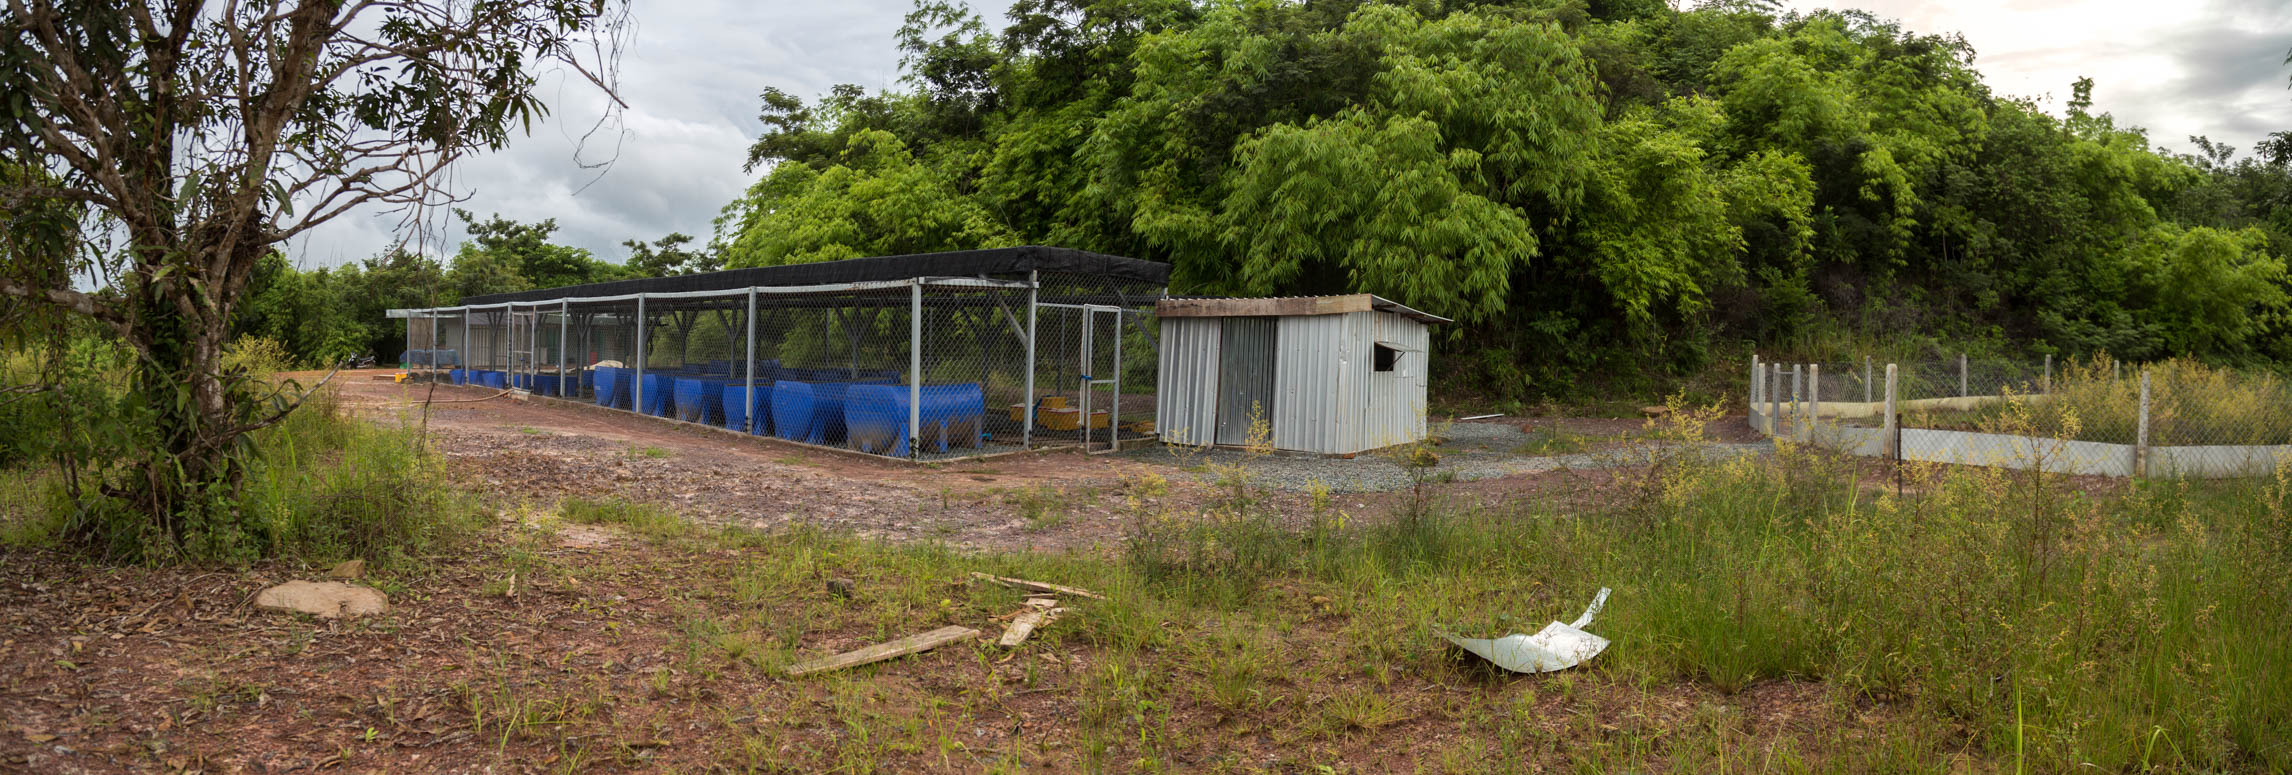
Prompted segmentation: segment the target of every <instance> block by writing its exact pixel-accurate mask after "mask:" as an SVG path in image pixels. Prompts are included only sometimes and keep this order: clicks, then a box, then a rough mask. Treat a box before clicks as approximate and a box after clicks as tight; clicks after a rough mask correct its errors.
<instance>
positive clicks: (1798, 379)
mask: <svg viewBox="0 0 2292 775" xmlns="http://www.w3.org/2000/svg"><path fill="white" fill-rule="evenodd" d="M1806 373H1807V365H1806V364H1804V363H1793V364H1791V417H1793V418H1797V419H1798V420H1799V422H1801V423H1804V422H1806V420H1805V419H1804V418H1805V417H1806V406H1807V384H1806ZM1792 434H1793V435H1797V429H1792Z"/></svg>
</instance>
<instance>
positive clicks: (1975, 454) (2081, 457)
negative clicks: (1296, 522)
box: [1749, 396, 2292, 479]
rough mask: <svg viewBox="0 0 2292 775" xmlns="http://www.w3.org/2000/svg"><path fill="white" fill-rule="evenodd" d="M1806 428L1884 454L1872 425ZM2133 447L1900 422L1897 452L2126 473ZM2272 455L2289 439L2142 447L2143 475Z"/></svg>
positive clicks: (2213, 471)
mask: <svg viewBox="0 0 2292 775" xmlns="http://www.w3.org/2000/svg"><path fill="white" fill-rule="evenodd" d="M1973 397H1974V398H1981V396H1973ZM1989 398H1993V399H1994V398H1995V396H1990V397H1989ZM1749 419H1750V425H1751V427H1753V428H1756V429H1758V430H1760V431H1762V432H1764V433H1766V434H1767V435H1770V436H1781V437H1784V438H1791V439H1796V438H1799V436H1800V431H1801V426H1800V424H1799V420H1797V419H1796V418H1795V416H1785V417H1780V418H1777V417H1769V416H1768V413H1767V411H1766V410H1765V409H1764V408H1761V409H1756V410H1753V411H1752V412H1751V415H1750V418H1749ZM1808 431H1809V433H1810V435H1811V440H1810V441H1809V442H1807V443H1811V444H1813V445H1814V446H1817V447H1821V448H1823V449H1832V450H1838V451H1840V452H1845V453H1847V454H1850V455H1857V456H1861V457H1884V456H1885V454H1886V445H1885V442H1886V439H1885V435H1884V432H1883V431H1882V430H1880V429H1878V428H1871V427H1862V426H1852V425H1845V424H1842V423H1836V422H1821V421H1817V422H1816V424H1815V426H1814V427H1813V428H1812V429H1808ZM2133 455H2134V446H2133V445H2131V444H2110V443H2105V442H2098V441H2064V440H2061V439H2047V438H2037V437H2031V436H2015V435H2010V434H2003V433H1981V432H1978V431H1952V430H1936V429H1930V428H1904V429H1902V459H1903V460H1907V461H1912V462H1921V463H1948V464H1951V465H1969V466H1990V467H1993V468H2010V469H2014V470H2017V471H2027V470H2030V469H2033V468H2036V469H2042V470H2044V471H2047V472H2050V473H2057V474H2073V475H2080V476H2116V477H2130V476H2133V474H2134V465H2133ZM2280 462H2285V463H2292V445H2279V446H2260V445H2255V446H2187V447H2150V448H2149V471H2148V475H2149V476H2150V477H2153V478H2179V477H2186V478H2194V479H2222V478H2232V477H2249V476H2269V475H2271V474H2273V473H2274V472H2275V471H2276V468H2277V466H2278V464H2279V463H2280Z"/></svg>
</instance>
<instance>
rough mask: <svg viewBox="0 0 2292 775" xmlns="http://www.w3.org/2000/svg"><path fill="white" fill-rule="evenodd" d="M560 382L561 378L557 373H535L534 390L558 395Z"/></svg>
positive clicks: (548, 394)
mask: <svg viewBox="0 0 2292 775" xmlns="http://www.w3.org/2000/svg"><path fill="white" fill-rule="evenodd" d="M559 384H560V380H558V379H557V375H555V374H535V375H533V392H535V393H539V394H541V395H545V396H554V395H557V394H558V388H559Z"/></svg>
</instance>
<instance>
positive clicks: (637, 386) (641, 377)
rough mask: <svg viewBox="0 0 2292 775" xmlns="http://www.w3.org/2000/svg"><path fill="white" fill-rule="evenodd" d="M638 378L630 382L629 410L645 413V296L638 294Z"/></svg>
mask: <svg viewBox="0 0 2292 775" xmlns="http://www.w3.org/2000/svg"><path fill="white" fill-rule="evenodd" d="M636 354H637V359H636V360H637V376H636V378H635V379H631V380H629V387H630V388H632V389H633V391H634V392H631V393H630V394H629V399H630V400H629V410H630V411H633V412H636V413H637V414H644V413H645V295H644V294H642V293H639V294H637V347H636Z"/></svg>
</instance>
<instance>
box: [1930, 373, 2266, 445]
mask: <svg viewBox="0 0 2292 775" xmlns="http://www.w3.org/2000/svg"><path fill="white" fill-rule="evenodd" d="M2116 365H2117V364H2116V363H2115V362H2113V361H2110V360H2107V359H2101V360H2096V361H2093V362H2089V363H2079V364H2065V365H2064V366H2063V367H2062V369H2061V373H2060V374H2059V375H2057V376H2056V377H2055V378H2054V380H2053V386H2052V391H2051V392H2049V393H2044V394H2027V393H2023V394H2011V395H2008V396H2007V397H2006V400H2004V401H2000V402H1997V403H1992V404H1989V405H1986V406H1981V407H1977V408H1973V409H1965V410H1939V411H1919V410H1910V411H1905V412H1904V413H1903V415H1904V416H1903V424H1904V426H1905V427H1912V428H1946V429H1953V430H1974V431H1984V432H1991V433H2013V434H2018V435H2036V436H2045V437H2050V438H2064V439H2073V440H2079V441H2097V442H2106V443H2111V444H2132V443H2135V441H2136V440H2137V439H2138V438H2139V436H2140V401H2141V382H2140V374H2141V372H2142V371H2144V370H2145V371H2147V372H2148V373H2149V378H2150V379H2149V393H2150V404H2149V407H2150V408H2149V443H2150V444H2153V445H2158V446H2177V445H2209V444H2292V384H2287V383H2286V382H2285V381H2284V380H2283V379H2282V378H2280V377H2277V376H2275V375H2273V374H2267V373H2243V372H2237V371H2233V370H2229V369H2222V368H2214V367H2210V366H2206V365H2204V364H2201V363H2197V362H2194V361H2187V360H2172V361H2165V362H2162V363H2153V364H2147V365H2145V366H2132V367H2127V368H2124V369H2123V371H2122V378H2120V376H2119V372H2118V371H2116V370H2115V369H2114V368H2113V367H2115V366H2116Z"/></svg>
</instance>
